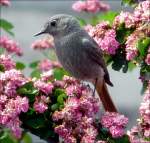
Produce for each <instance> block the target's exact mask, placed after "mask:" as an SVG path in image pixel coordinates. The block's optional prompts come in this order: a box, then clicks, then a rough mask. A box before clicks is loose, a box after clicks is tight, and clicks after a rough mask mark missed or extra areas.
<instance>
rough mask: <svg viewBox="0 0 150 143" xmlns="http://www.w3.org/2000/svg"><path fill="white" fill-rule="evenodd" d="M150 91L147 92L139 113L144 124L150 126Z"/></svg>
mask: <svg viewBox="0 0 150 143" xmlns="http://www.w3.org/2000/svg"><path fill="white" fill-rule="evenodd" d="M149 107H150V89H147V90H146V91H145V95H144V99H143V102H142V103H141V105H140V108H139V111H140V115H141V117H142V118H143V120H144V122H146V123H148V124H149V125H150V109H149Z"/></svg>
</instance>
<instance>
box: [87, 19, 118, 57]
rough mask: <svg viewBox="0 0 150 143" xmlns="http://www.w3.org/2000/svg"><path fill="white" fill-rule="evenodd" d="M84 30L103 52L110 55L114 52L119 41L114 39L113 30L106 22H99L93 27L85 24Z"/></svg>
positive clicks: (114, 33)
mask: <svg viewBox="0 0 150 143" xmlns="http://www.w3.org/2000/svg"><path fill="white" fill-rule="evenodd" d="M85 30H86V31H87V32H88V33H89V35H90V36H91V37H92V38H93V39H94V40H95V41H96V43H97V44H98V45H99V47H100V48H101V49H102V50H103V51H104V52H105V53H107V54H111V55H114V54H115V53H116V50H117V49H118V48H119V42H118V41H117V40H116V32H115V30H114V29H110V25H109V23H108V22H101V23H99V24H97V25H96V26H95V27H93V26H91V25H87V26H86V27H85Z"/></svg>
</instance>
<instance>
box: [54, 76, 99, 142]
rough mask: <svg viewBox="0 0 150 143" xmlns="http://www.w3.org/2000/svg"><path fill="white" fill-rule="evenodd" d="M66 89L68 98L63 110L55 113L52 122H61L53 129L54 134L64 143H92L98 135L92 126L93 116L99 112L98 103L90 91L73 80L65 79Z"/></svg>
mask: <svg viewBox="0 0 150 143" xmlns="http://www.w3.org/2000/svg"><path fill="white" fill-rule="evenodd" d="M64 80H65V82H66V83H67V85H68V86H69V87H71V86H72V85H75V88H73V89H72V88H69V90H68V89H67V88H68V87H66V91H68V93H69V97H68V99H67V100H66V102H65V105H64V108H63V109H62V110H60V111H55V112H54V114H53V120H54V121H55V122H57V121H62V124H59V125H57V126H56V127H55V132H56V133H58V134H59V136H60V137H61V138H62V139H63V140H64V141H65V143H76V142H77V139H79V140H80V141H81V143H85V142H94V141H95V138H96V136H97V134H98V131H97V129H96V127H95V126H94V118H95V114H96V113H97V112H98V111H99V102H98V100H97V99H96V98H94V97H92V91H91V90H90V89H89V88H88V87H85V86H83V85H80V84H79V83H78V81H76V80H75V79H73V78H68V77H65V79H64Z"/></svg>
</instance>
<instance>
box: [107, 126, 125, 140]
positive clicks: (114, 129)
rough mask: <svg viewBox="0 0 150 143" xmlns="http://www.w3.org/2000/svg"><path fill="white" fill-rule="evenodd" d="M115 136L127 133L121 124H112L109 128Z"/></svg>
mask: <svg viewBox="0 0 150 143" xmlns="http://www.w3.org/2000/svg"><path fill="white" fill-rule="evenodd" d="M109 131H110V133H111V134H112V137H113V138H118V137H122V136H123V135H124V134H125V131H124V129H123V128H122V127H121V126H112V127H110V128H109Z"/></svg>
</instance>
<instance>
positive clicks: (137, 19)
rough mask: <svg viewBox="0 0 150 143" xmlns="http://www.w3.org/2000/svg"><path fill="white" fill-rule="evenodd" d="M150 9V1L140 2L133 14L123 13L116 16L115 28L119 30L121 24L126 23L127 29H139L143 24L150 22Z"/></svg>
mask: <svg viewBox="0 0 150 143" xmlns="http://www.w3.org/2000/svg"><path fill="white" fill-rule="evenodd" d="M149 9H150V1H149V0H146V1H143V2H140V3H139V5H138V6H137V7H136V8H135V10H134V12H133V13H130V12H121V13H120V15H118V16H116V17H115V20H114V23H113V26H114V27H116V28H117V27H118V26H119V25H120V24H122V23H125V26H126V28H131V27H139V26H140V25H141V24H143V23H147V22H149V21H150V11H149Z"/></svg>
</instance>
